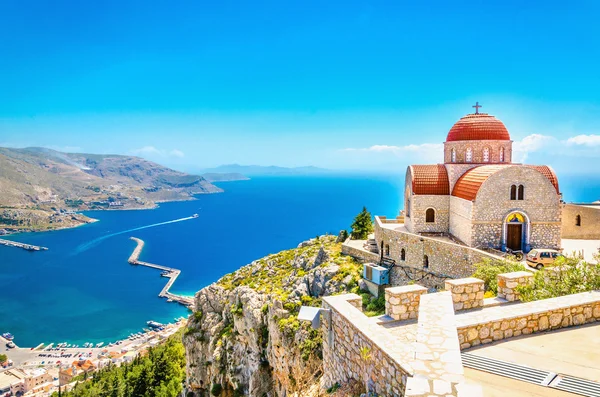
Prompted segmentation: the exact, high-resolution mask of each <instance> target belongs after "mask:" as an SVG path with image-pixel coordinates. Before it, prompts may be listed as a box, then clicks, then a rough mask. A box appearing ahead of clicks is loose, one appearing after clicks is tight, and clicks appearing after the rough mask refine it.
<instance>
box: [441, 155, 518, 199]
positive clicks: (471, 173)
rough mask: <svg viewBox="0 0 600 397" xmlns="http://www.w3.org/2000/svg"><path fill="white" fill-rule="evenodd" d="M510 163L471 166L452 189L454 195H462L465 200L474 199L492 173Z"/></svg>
mask: <svg viewBox="0 0 600 397" xmlns="http://www.w3.org/2000/svg"><path fill="white" fill-rule="evenodd" d="M508 166H509V165H508V164H506V165H482V166H479V167H475V168H471V169H470V170H468V171H467V172H465V173H464V174H463V175H462V176H461V177H460V178H458V181H456V184H455V185H454V189H452V195H453V196H455V197H460V198H462V199H465V200H470V201H473V200H475V197H477V192H478V191H479V188H480V187H481V185H482V184H483V182H485V181H486V180H487V179H488V178H489V177H490V175H492V174H495V173H496V172H498V171H500V170H502V169H504V168H506V167H508Z"/></svg>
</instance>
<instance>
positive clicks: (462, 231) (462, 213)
mask: <svg viewBox="0 0 600 397" xmlns="http://www.w3.org/2000/svg"><path fill="white" fill-rule="evenodd" d="M449 212H450V223H449V232H450V234H451V235H453V236H454V237H456V238H458V239H459V240H460V241H462V242H463V243H465V244H466V245H469V246H471V245H472V244H471V237H472V235H473V227H472V222H471V220H472V217H473V214H472V212H473V203H472V202H471V201H469V200H465V199H462V198H460V197H455V196H451V197H450V211H449Z"/></svg>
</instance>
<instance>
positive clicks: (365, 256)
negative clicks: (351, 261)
mask: <svg viewBox="0 0 600 397" xmlns="http://www.w3.org/2000/svg"><path fill="white" fill-rule="evenodd" d="M342 254H344V255H349V256H351V257H353V258H357V259H360V260H361V261H363V262H372V263H379V259H380V257H379V254H376V253H374V252H369V251H365V250H362V249H358V248H356V247H352V246H351V245H348V244H345V243H344V244H342Z"/></svg>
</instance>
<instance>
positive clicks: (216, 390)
mask: <svg viewBox="0 0 600 397" xmlns="http://www.w3.org/2000/svg"><path fill="white" fill-rule="evenodd" d="M222 391H223V386H221V384H220V383H213V385H212V387H211V388H210V394H211V395H213V396H215V397H217V396H220V395H221V392H222Z"/></svg>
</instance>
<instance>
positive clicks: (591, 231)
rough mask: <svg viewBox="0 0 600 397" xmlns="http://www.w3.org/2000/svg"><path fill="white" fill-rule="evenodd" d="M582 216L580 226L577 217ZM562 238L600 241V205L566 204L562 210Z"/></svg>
mask: <svg viewBox="0 0 600 397" xmlns="http://www.w3.org/2000/svg"><path fill="white" fill-rule="evenodd" d="M577 215H579V216H580V220H581V221H580V226H577V223H576V217H577ZM561 233H562V238H572V239H582V240H600V204H565V205H563V208H562V229H561Z"/></svg>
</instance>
